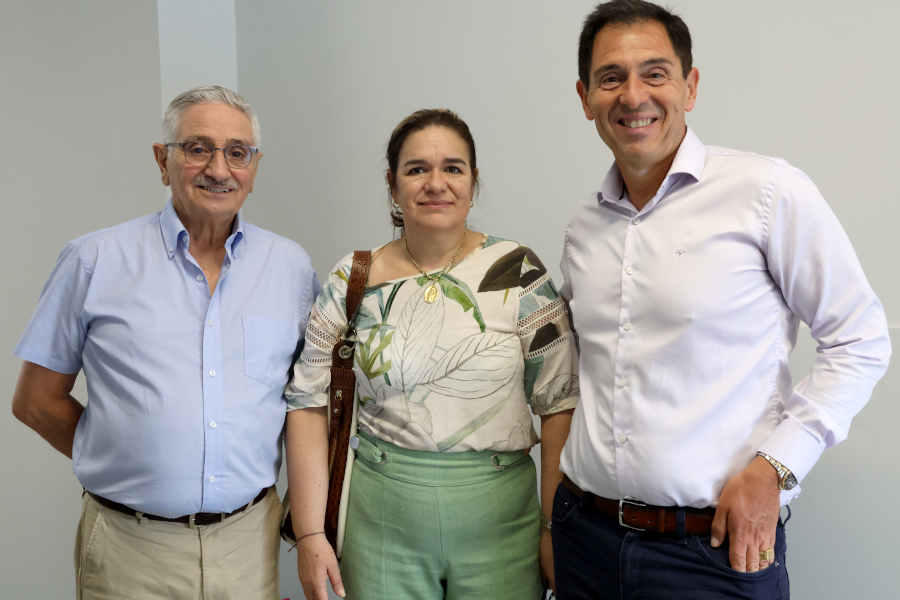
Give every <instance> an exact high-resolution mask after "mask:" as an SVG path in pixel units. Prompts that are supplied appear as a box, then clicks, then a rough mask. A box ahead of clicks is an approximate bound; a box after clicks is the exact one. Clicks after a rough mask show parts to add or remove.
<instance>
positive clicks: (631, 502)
mask: <svg viewBox="0 0 900 600" xmlns="http://www.w3.org/2000/svg"><path fill="white" fill-rule="evenodd" d="M625 506H634V507H635V508H647V505H646V504H644V503H643V502H638V501H637V500H628V499H627V498H622V499H621V500H619V525H621V526H622V527H627V528H628V529H634V530H635V531H647V530H646V529H642V528H640V527H634V526H632V525H628V524H626V523H625V521H624V520H623V519H622V512H623V510H624V508H625Z"/></svg>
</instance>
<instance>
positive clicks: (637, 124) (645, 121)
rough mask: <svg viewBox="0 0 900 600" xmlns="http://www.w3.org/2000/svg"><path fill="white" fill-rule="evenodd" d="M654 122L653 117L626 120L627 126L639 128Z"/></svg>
mask: <svg viewBox="0 0 900 600" xmlns="http://www.w3.org/2000/svg"><path fill="white" fill-rule="evenodd" d="M652 122H653V119H641V120H640V121H626V123H625V125H626V127H631V128H637V127H645V126H647V125H649V124H650V123H652Z"/></svg>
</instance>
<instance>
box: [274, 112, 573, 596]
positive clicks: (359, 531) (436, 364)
mask: <svg viewBox="0 0 900 600" xmlns="http://www.w3.org/2000/svg"><path fill="white" fill-rule="evenodd" d="M387 159H388V167H389V168H388V171H387V173H386V179H387V183H388V187H389V190H390V194H391V198H392V209H391V216H392V219H393V221H394V224H395V226H397V227H400V228H401V231H402V233H403V234H404V235H403V236H402V237H400V238H399V239H396V240H394V241H392V242H390V243H388V244H386V245H384V246H381V247H380V248H378V249H376V250H374V251H373V258H372V264H371V269H370V273H369V281H368V287H367V288H366V291H365V294H364V296H363V301H362V305H361V307H360V311H359V317H358V320H357V331H358V336H357V337H358V342H357V345H356V355H355V361H354V362H355V364H354V369H355V371H356V377H357V393H356V398H357V401H358V402H359V405H360V406H359V433H358V437H357V438H356V439H354V440H352V441H353V445H356V446H357V448H356V462H355V464H354V467H353V477H352V484H351V488H350V500H349V509H348V516H347V527H346V537H345V539H344V544H343V556H342V563H341V569H340V571H339V570H338V563H337V560H336V559H335V555H334V552H333V551H332V549H331V547H330V546H329V544H328V542H327V541H326V539H325V536H324V535H319V534H318V532H321V531H322V530H323V522H324V515H325V498H326V493H327V487H328V468H327V459H326V455H327V447H328V443H327V436H328V433H327V415H326V405H327V402H328V391H329V385H330V367H331V353H332V349H333V347H334V345H335V344H336V343H337V341H338V336H339V332H340V331H341V330H342V329H343V328H344V327H345V326H346V324H347V318H346V315H345V309H344V303H345V299H346V293H347V281H348V278H349V276H350V265H351V258H352V254H350V255H347V256H346V257H344V258H343V259H342V260H341V261H340V262H339V263H338V264H337V265H336V266H335V268H334V269H333V271H332V273H331V275H330V277H329V280H328V282H327V284H326V285H325V288H324V290H323V291H322V294H321V295H320V296H319V298H318V301H317V302H316V305H315V308H314V309H313V311H312V315H311V317H310V322H309V326H308V328H307V332H306V344H305V346H304V349H303V353H302V355H301V357H300V359H299V360H298V361H297V363H296V365H295V366H294V376H293V380H292V382H291V383H290V384H289V386H288V389H287V390H286V393H285V396H286V398H287V401H288V410H289V411H290V412H289V413H288V418H287V451H288V477H289V482H290V489H291V513H292V515H293V524H294V531H295V533H296V535H297V538H298V540H299V542H298V545H297V554H298V558H297V560H298V572H299V575H300V581H301V583H302V584H303V590H304V593H305V594H306V597H307V598H308V599H310V600H313V599H316V600H325V599H326V597H327V594H326V581H327V580H329V579H330V581H331V584H332V587H333V588H334V590H335V592H336V593H338V594H339V595H341V596H343V595H344V590H345V589H346V592H347V595H348V596H349V597H350V598H353V599H363V600H373V599H385V600H388V599H389V600H402V599H409V600H423V599H437V598H446V599H454V598H459V599H465V600H478V599H482V598H483V599H485V600H488V599H490V600H500V599H504V598H506V599H510V600H522V599H532V598H537V597H538V596H539V595H540V591H541V575H542V574H543V575H544V577H548V578H550V581H551V584H552V578H553V556H552V548H551V543H550V530H549V528H548V527H547V526H546V525H545V527H541V523H542V519H546V520H547V521H549V519H550V510H551V507H552V499H553V493H554V491H555V489H556V486H557V485H558V484H559V482H560V481H561V479H562V474H561V473H560V472H559V469H558V465H559V453H560V450H561V449H562V446H563V444H564V443H565V440H566V437H567V436H568V432H569V422H570V420H571V415H572V411H573V410H574V407H575V405H576V404H577V401H578V375H577V372H578V359H577V353H576V349H575V341H574V338H573V334H572V331H571V330H570V328H569V320H568V313H567V310H566V307H565V304H564V303H563V302H562V300H561V299H560V298H559V296H558V294H557V291H556V288H555V287H554V285H553V282H552V281H551V279H550V277H549V275H548V273H547V269H546V268H544V265H543V264H542V263H541V261H540V260H539V259H538V257H537V256H535V254H534V252H532V251H531V250H530V249H529V248H527V247H525V246H521V245H519V244H517V243H515V242H511V241H507V240H503V239H499V238H496V237H492V236H489V235H484V234H481V233H477V232H475V231H470V230H468V229H467V228H466V217H467V215H468V213H469V208H470V207H471V206H472V203H473V198H474V194H475V191H476V189H477V187H478V169H477V166H476V160H475V143H474V141H473V140H472V136H471V134H470V133H469V129H468V127H467V126H466V124H465V123H464V122H463V121H462V120H461V119H460V118H459V117H458V116H457V115H456V114H455V113H453V112H451V111H448V110H421V111H418V112H416V113H413V114H412V115H410V116H409V117H407V118H406V119H405V120H404V121H403V122H401V123H400V124H399V125H398V126H397V128H396V129H395V130H394V132H393V134H392V136H391V139H390V142H389V144H388V149H387ZM531 413H534V414H536V415H539V416H540V417H541V430H542V438H543V439H542V440H540V441H542V444H541V464H542V476H541V494H540V495H541V499H542V504H543V506H544V509H543V513H544V514H543V515H541V508H540V506H539V504H538V498H537V493H536V482H535V476H536V475H535V468H534V462H533V461H532V459H531V457H530V456H529V455H528V449H530V448H531V447H532V446H534V445H535V444H536V443H538V441H539V439H538V436H537V434H536V433H535V431H534V428H533V427H532V418H531ZM357 443H358V445H357ZM547 521H544V523H546V522H547ZM309 534H312V535H309ZM304 536H305V537H304ZM539 557H540V558H539ZM342 576H343V579H342Z"/></svg>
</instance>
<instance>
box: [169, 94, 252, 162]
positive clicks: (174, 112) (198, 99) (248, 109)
mask: <svg viewBox="0 0 900 600" xmlns="http://www.w3.org/2000/svg"><path fill="white" fill-rule="evenodd" d="M195 104H227V105H228V106H232V107H234V108H236V109H238V110H239V111H241V112H242V113H244V114H245V115H246V116H247V118H248V119H250V127H251V128H252V129H253V144H254V145H255V146H256V147H257V148H258V147H259V144H260V135H259V120H258V119H257V118H256V114H255V113H254V112H253V107H252V106H250V103H249V102H248V101H247V99H246V98H244V97H243V96H241V95H240V94H238V93H237V92H234V91H232V90H229V89H228V88H226V87H222V86H219V85H206V86H203V87H197V88H194V89H192V90H188V91H186V92H184V93H183V94H180V95H179V96H178V97H177V98H175V99H174V100H172V102H171V104H169V108H167V109H166V114H164V115H163V120H162V129H163V143H164V144H171V143H173V142H176V141H178V140H176V139H175V138H176V136H177V135H178V129H179V127H181V116H182V115H183V114H184V111H185V110H187V109H188V108H190V107H191V106H194V105H195Z"/></svg>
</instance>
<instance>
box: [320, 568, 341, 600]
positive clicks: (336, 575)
mask: <svg viewBox="0 0 900 600" xmlns="http://www.w3.org/2000/svg"><path fill="white" fill-rule="evenodd" d="M328 579H330V580H331V589H333V590H334V593H335V594H337V595H338V596H340V597H341V598H343V597H344V596H346V595H347V592H345V591H344V583H343V581H341V571H340V569H338V565H337V561H336V560H335V561H334V562H332V563H331V564H330V565H328ZM322 589H325V584H324V582H323V583H322ZM322 600H327V597H326V596H323V597H322Z"/></svg>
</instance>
